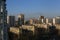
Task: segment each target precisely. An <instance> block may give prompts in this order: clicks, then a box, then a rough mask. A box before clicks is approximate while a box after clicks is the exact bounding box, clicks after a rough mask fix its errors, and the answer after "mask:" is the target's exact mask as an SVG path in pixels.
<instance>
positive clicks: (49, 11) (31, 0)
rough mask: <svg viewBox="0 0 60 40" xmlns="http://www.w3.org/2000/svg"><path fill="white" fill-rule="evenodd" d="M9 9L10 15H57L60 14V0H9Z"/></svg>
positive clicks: (30, 16)
mask: <svg viewBox="0 0 60 40" xmlns="http://www.w3.org/2000/svg"><path fill="white" fill-rule="evenodd" d="M13 5H14V6H13ZM7 10H8V14H9V15H15V16H17V15H18V14H19V13H23V14H25V16H26V18H32V17H36V18H38V17H39V16H40V15H43V16H46V17H55V16H60V14H59V13H60V0H12V1H11V0H7Z"/></svg>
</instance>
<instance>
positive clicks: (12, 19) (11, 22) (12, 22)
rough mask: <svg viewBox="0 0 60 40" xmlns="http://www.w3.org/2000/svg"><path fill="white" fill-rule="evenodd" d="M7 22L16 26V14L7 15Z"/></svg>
mask: <svg viewBox="0 0 60 40" xmlns="http://www.w3.org/2000/svg"><path fill="white" fill-rule="evenodd" d="M7 23H8V25H9V26H10V27H12V26H15V16H7Z"/></svg>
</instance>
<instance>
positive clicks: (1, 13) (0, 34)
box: [0, 0, 8, 40]
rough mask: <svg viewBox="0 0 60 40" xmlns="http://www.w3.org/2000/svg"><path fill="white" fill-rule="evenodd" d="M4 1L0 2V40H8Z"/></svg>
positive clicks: (0, 0)
mask: <svg viewBox="0 0 60 40" xmlns="http://www.w3.org/2000/svg"><path fill="white" fill-rule="evenodd" d="M7 28H8V27H7V10H6V0H0V40H8V34H7Z"/></svg>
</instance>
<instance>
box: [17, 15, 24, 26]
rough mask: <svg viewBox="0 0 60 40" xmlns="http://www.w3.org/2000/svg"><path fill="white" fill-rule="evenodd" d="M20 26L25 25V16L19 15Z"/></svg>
mask: <svg viewBox="0 0 60 40" xmlns="http://www.w3.org/2000/svg"><path fill="white" fill-rule="evenodd" d="M18 25H19V26H21V25H24V14H20V15H18Z"/></svg>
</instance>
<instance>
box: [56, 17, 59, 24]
mask: <svg viewBox="0 0 60 40" xmlns="http://www.w3.org/2000/svg"><path fill="white" fill-rule="evenodd" d="M55 23H56V24H60V17H59V16H58V17H56V18H55Z"/></svg>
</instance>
